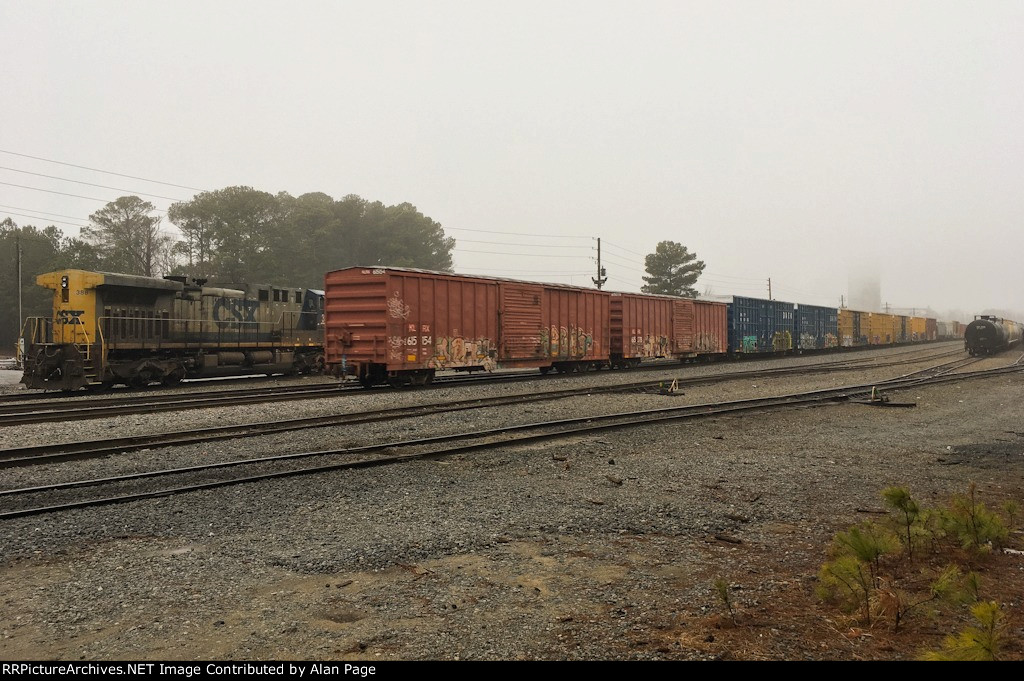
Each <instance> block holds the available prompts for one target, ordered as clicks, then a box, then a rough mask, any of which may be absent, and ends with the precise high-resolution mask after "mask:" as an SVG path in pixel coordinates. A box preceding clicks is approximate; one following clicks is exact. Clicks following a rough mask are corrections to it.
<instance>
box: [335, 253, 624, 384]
mask: <svg viewBox="0 0 1024 681" xmlns="http://www.w3.org/2000/svg"><path fill="white" fill-rule="evenodd" d="M324 283H325V294H324V335H325V358H326V362H327V366H328V369H329V370H330V372H331V373H333V374H335V375H353V376H357V377H358V378H359V380H360V381H361V382H362V383H363V384H364V385H373V384H376V383H384V382H387V383H391V384H395V385H401V384H413V385H417V384H424V383H428V382H430V381H431V380H432V379H433V377H434V374H435V372H436V371H439V370H444V369H453V370H456V371H477V370H481V371H492V370H494V369H497V368H514V367H536V368H539V369H541V371H543V372H547V371H549V370H551V369H555V370H557V371H561V372H565V371H574V370H578V369H585V368H593V367H597V366H602V365H605V364H607V363H608V360H609V343H608V336H609V312H610V310H609V299H610V297H611V296H610V294H608V293H606V292H603V291H596V290H593V289H584V288H578V287H574V286H564V285H560V284H540V283H535V282H528V281H516V280H512V279H495V278H488V277H476V276H467V275H461V274H451V273H448V272H430V271H427V270H414V269H406V268H398V267H350V268H347V269H342V270H336V271H334V272H328V273H327V275H326V276H325V281H324Z"/></svg>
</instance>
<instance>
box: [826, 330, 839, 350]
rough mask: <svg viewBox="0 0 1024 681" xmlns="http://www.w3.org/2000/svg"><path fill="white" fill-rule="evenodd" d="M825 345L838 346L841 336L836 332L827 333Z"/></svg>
mask: <svg viewBox="0 0 1024 681" xmlns="http://www.w3.org/2000/svg"><path fill="white" fill-rule="evenodd" d="M825 347H826V348H837V347H839V338H838V337H837V336H836V335H835V334H834V333H826V334H825Z"/></svg>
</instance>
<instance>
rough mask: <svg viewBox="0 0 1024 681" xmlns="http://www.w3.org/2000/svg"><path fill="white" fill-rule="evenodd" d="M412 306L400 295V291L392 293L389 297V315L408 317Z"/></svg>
mask: <svg viewBox="0 0 1024 681" xmlns="http://www.w3.org/2000/svg"><path fill="white" fill-rule="evenodd" d="M411 311H412V308H411V307H409V306H408V305H406V303H405V301H404V300H402V296H400V295H398V291H395V292H394V293H392V294H391V297H390V298H388V315H389V316H391V317H393V318H395V319H408V317H409V313H410V312H411Z"/></svg>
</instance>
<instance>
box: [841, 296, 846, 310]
mask: <svg viewBox="0 0 1024 681" xmlns="http://www.w3.org/2000/svg"><path fill="white" fill-rule="evenodd" d="M839 307H846V296H843V295H840V296H839Z"/></svg>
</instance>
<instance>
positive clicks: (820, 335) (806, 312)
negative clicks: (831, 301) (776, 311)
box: [796, 305, 839, 350]
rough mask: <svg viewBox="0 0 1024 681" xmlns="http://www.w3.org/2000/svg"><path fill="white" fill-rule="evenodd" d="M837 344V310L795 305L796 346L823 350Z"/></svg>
mask: <svg viewBox="0 0 1024 681" xmlns="http://www.w3.org/2000/svg"><path fill="white" fill-rule="evenodd" d="M838 345H839V310H838V309H836V308H834V307H820V306H818V305H797V306H796V347H797V349H798V350H824V349H825V348H834V347H836V346H838Z"/></svg>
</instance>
